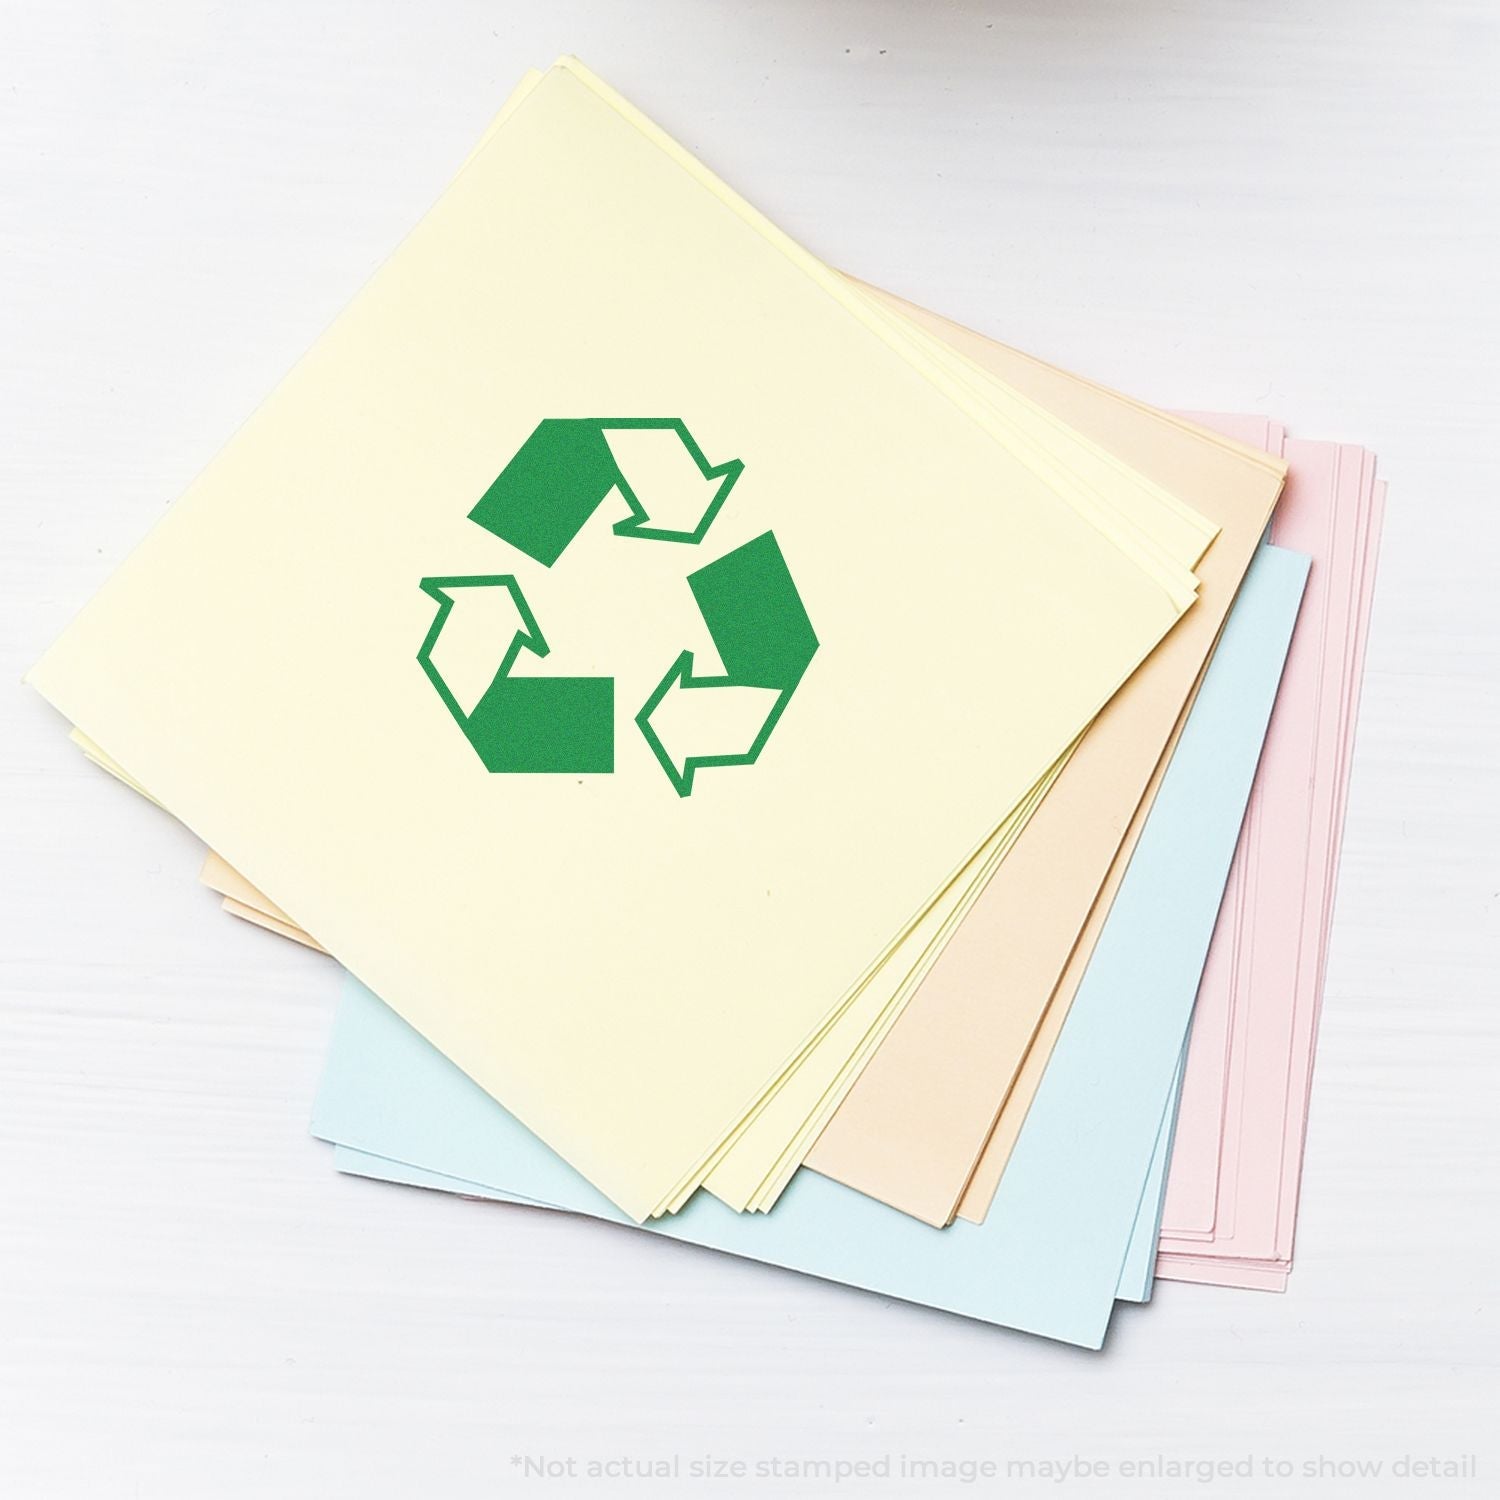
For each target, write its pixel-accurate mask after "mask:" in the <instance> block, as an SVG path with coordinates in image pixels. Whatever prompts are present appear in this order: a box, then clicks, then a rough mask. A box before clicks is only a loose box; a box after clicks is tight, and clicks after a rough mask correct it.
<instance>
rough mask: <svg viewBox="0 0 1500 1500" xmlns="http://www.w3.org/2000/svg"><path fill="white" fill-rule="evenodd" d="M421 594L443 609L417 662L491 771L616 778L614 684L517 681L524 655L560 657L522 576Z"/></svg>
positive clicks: (428, 583)
mask: <svg viewBox="0 0 1500 1500" xmlns="http://www.w3.org/2000/svg"><path fill="white" fill-rule="evenodd" d="M420 586H421V589H422V592H423V593H424V594H426V595H427V596H428V597H429V598H431V599H434V600H436V602H437V607H438V608H437V614H436V616H435V617H434V618H433V622H432V625H431V628H430V629H429V630H428V632H427V637H426V639H425V640H424V641H423V642H422V645H421V648H420V649H419V650H418V652H417V661H418V662H419V663H420V664H421V666H422V670H423V671H424V672H425V673H426V674H427V676H428V679H429V680H430V681H431V683H432V685H433V686H434V687H435V688H436V689H437V691H438V696H439V697H440V698H442V700H443V702H444V703H445V704H446V705H447V708H448V712H449V713H450V714H451V715H452V716H453V718H454V720H455V721H456V722H457V723H458V725H459V727H460V728H461V729H462V730H463V732H464V735H465V737H466V738H467V739H468V741H469V743H470V744H471V745H472V746H473V747H474V749H475V751H476V752H477V753H478V755H479V758H480V760H482V761H483V762H484V765H485V768H486V769H487V770H489V771H531V772H547V771H553V772H575V773H579V774H582V773H585V772H609V771H613V770H614V768H615V743H614V740H615V729H614V708H615V682H614V678H612V677H513V676H512V675H511V670H512V668H513V667H514V666H515V664H516V661H517V659H518V658H519V657H520V655H521V653H522V652H523V651H529V652H531V653H532V654H533V655H535V656H538V657H544V656H546V655H547V653H548V651H549V650H550V649H551V648H550V647H549V646H548V645H547V642H546V640H545V638H544V637H543V635H542V632H541V630H540V628H539V627H538V625H537V623H536V618H535V616H533V614H532V613H531V607H530V606H529V605H528V604H527V602H526V597H525V595H524V594H523V593H522V592H521V585H520V584H519V583H518V582H517V581H516V580H515V578H514V577H512V576H511V575H510V574H480V575H470V576H465V577H454V578H424V579H423V580H422V581H421V585H420ZM460 605H462V608H459V606H460ZM502 646H503V648H504V649H503V651H501V650H500V648H501V647H502ZM497 651H498V652H499V662H500V665H499V667H498V668H496V666H495V661H496V656H497Z"/></svg>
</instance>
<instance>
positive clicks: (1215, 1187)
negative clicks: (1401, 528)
mask: <svg viewBox="0 0 1500 1500" xmlns="http://www.w3.org/2000/svg"><path fill="white" fill-rule="evenodd" d="M1215 425H1216V426H1219V427H1220V429H1221V430H1225V428H1224V424H1221V423H1219V422H1215ZM1235 435H1239V434H1238V433H1236V434H1235ZM1284 456H1285V457H1286V458H1287V459H1288V460H1289V462H1290V464H1291V476H1290V478H1289V481H1288V486H1287V491H1286V494H1285V495H1284V497H1283V499H1282V502H1281V505H1280V506H1279V507H1278V509H1277V512H1276V518H1275V520H1274V522H1273V528H1272V529H1273V534H1274V537H1275V539H1276V540H1277V541H1278V542H1280V543H1282V544H1283V545H1285V546H1288V547H1292V548H1294V549H1296V550H1297V551H1300V552H1305V553H1308V554H1310V555H1311V556H1312V558H1313V571H1312V574H1311V576H1310V578H1309V583H1308V593H1307V596H1306V598H1305V600H1304V604H1303V612H1302V616H1301V620H1300V622H1299V626H1298V631H1297V635H1296V638H1295V639H1294V641H1293V644H1292V651H1291V654H1290V656H1289V657H1288V661H1287V669H1286V674H1285V676H1284V678H1283V681H1282V688H1281V694H1280V697H1279V698H1278V700H1277V706H1276V710H1275V713H1274V715H1273V717H1272V721H1271V729H1270V734H1269V736H1268V738H1267V742H1266V750H1265V754H1264V756H1263V758H1262V761H1261V767H1260V772H1259V775H1258V777H1257V780H1256V787H1255V791H1254V793H1253V794H1252V798H1251V804H1250V809H1249V811H1248V813H1247V816H1246V823H1245V831H1244V834H1243V835H1242V838H1241V843H1240V848H1239V851H1238V853H1237V855H1236V860H1235V866H1234V869H1233V872H1232V874H1231V877H1230V883H1229V886H1228V889H1227V892H1226V899H1225V903H1224V907H1223V909H1222V911H1221V914H1220V920H1219V926H1218V928H1217V929H1216V932H1215V937H1214V944H1213V948H1212V949H1211V951H1210V955H1209V961H1208V964H1207V966H1206V967H1205V971H1204V980H1203V985H1202V987H1201V989H1200V992H1199V998H1198V1008H1197V1012H1196V1014H1195V1019H1194V1027H1193V1036H1192V1042H1191V1045H1190V1048H1189V1053H1188V1062H1187V1067H1186V1069H1185V1074H1184V1082H1183V1091H1182V1101H1181V1107H1180V1110H1179V1116H1178V1126H1177V1135H1176V1142H1175V1147H1174V1151H1173V1158H1172V1162H1171V1167H1170V1172H1169V1177H1168V1189H1167V1197H1166V1205H1165V1213H1164V1218H1163V1229H1162V1239H1161V1253H1160V1255H1159V1257H1158V1264H1157V1274H1158V1275H1160V1276H1166V1277H1171V1278H1174V1279H1177V1280H1189V1281H1208V1282H1214V1283H1217V1284H1220V1285H1234V1286H1254V1287H1262V1288H1267V1289H1277V1288H1279V1287H1281V1286H1284V1285H1285V1278H1286V1271H1287V1269H1288V1267H1289V1265H1290V1260H1291V1252H1292V1236H1293V1227H1294V1223H1295V1215H1296V1204H1297V1193H1298V1187H1299V1184H1300V1176H1301V1164H1302V1146H1303V1140H1304V1136H1305V1130H1306V1120H1307V1107H1308V1095H1309V1090H1310V1086H1311V1077H1312V1065H1313V1051H1314V1045H1315V1041H1316V1035H1317V1022H1318V1013H1319V1007H1320V1002H1321V995H1322V983H1323V975H1324V970H1325V967H1326V960H1327V942H1328V932H1329V927H1330V923H1331V919H1332V914H1333V899H1334V888H1335V883H1336V873H1337V868H1338V856H1339V850H1340V842H1341V836H1342V827H1343V816H1344V806H1345V802H1346V799H1347V794H1348V771H1349V764H1350V759H1351V756H1352V749H1353V734H1354V725H1355V721H1356V718H1357V714H1358V695H1359V683H1360V677H1361V669H1362V664H1363V658H1364V644H1365V637H1366V633H1367V629H1368V621H1369V610H1370V601H1371V597H1372V594H1373V588H1374V572H1375V551H1376V544H1377V541H1378V537H1379V532H1380V519H1381V513H1382V508H1383V503H1384V486H1383V485H1377V484H1376V483H1375V479H1374V460H1373V457H1372V456H1371V455H1370V454H1368V453H1366V452H1364V451H1363V450H1362V449H1358V448H1354V447H1349V446H1341V445H1335V444H1329V443H1308V442H1299V441H1296V440H1292V441H1289V442H1287V443H1286V445H1285V449H1284Z"/></svg>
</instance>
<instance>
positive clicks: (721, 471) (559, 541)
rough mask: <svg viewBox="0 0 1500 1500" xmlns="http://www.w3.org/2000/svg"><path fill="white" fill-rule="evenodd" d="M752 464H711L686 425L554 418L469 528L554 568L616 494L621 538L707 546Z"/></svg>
mask: <svg viewBox="0 0 1500 1500" xmlns="http://www.w3.org/2000/svg"><path fill="white" fill-rule="evenodd" d="M743 469H744V464H743V463H741V462H740V460H739V459H737V458H733V459H730V460H729V461H728V462H727V463H722V464H710V463H709V461H708V459H707V458H706V457H705V455H704V453H703V450H702V449H701V448H699V446H698V444H697V443H696V442H695V441H694V440H693V435H692V434H691V433H690V432H689V431H688V430H687V427H686V425H685V424H684V423H683V422H682V420H681V419H680V418H678V417H547V418H545V419H544V420H543V421H541V422H539V423H538V424H537V426H536V429H535V430H534V431H533V432H532V434H531V436H530V437H528V438H527V439H526V441H525V442H524V443H522V445H521V446H520V448H519V449H518V450H517V451H516V454H515V457H513V458H512V459H511V461H510V462H509V463H508V464H506V466H505V467H504V468H503V469H502V470H501V471H500V474H499V476H498V477H497V478H496V479H495V482H494V483H493V484H492V485H490V487H489V488H488V489H487V490H486V491H485V492H484V494H483V495H482V496H481V497H480V500H479V503H478V504H477V505H476V506H475V507H474V508H473V510H471V511H470V512H469V519H470V520H471V521H475V522H477V523H478V524H479V525H480V526H483V527H484V528H485V530H486V531H490V532H493V533H494V534H495V535H496V536H497V537H499V538H500V539H501V540H502V541H506V542H509V543H510V544H511V546H513V547H516V548H518V549H519V550H520V551H522V552H524V553H525V554H526V555H527V556H528V557H531V558H534V559H535V560H536V561H537V562H539V563H541V564H543V566H545V567H549V568H550V567H551V566H552V564H553V563H555V562H556V561H557V559H558V558H559V557H561V556H562V554H563V552H564V551H565V550H566V548H567V546H568V543H569V542H571V541H572V540H573V538H574V537H575V536H577V535H578V533H579V532H580V531H582V530H583V528H584V526H585V525H587V523H588V521H589V518H590V517H591V516H592V515H593V514H594V512H595V511H596V510H598V509H599V507H600V506H601V505H602V504H603V503H604V500H605V498H606V497H607V496H608V495H609V494H610V493H611V492H612V491H618V492H619V494H620V497H621V498H622V499H623V500H624V502H625V504H626V506H627V508H628V514H627V515H626V516H625V517H624V518H623V519H622V520H619V521H617V522H616V523H615V525H614V531H615V534H616V535H617V536H627V537H640V538H644V539H645V540H648V541H662V542H686V543H689V544H691V543H696V542H700V541H702V540H703V537H704V536H705V534H706V533H707V531H708V528H709V527H710V526H711V525H712V524H713V519H714V517H715V516H716V515H718V513H719V510H720V509H721V508H722V506H723V504H724V502H725V500H727V499H728V498H729V492H730V490H731V489H733V488H734V482H735V480H737V479H738V478H739V477H740V473H741V471H742V470H743Z"/></svg>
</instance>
